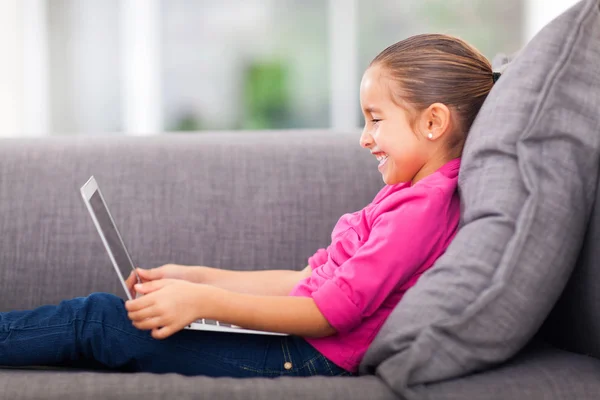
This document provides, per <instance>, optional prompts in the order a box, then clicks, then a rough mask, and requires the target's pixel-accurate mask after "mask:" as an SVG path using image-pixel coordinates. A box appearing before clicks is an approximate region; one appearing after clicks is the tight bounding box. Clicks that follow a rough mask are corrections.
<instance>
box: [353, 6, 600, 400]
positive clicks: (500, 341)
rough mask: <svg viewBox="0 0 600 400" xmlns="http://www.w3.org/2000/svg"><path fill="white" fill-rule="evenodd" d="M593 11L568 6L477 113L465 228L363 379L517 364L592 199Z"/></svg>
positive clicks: (365, 365)
mask: <svg viewBox="0 0 600 400" xmlns="http://www.w3.org/2000/svg"><path fill="white" fill-rule="evenodd" d="M599 110H600V9H599V1H598V0H585V1H583V2H580V3H578V4H576V5H575V6H573V7H572V8H571V9H569V10H568V11H567V12H565V13H564V14H563V15H561V16H559V17H558V18H557V19H555V20H554V21H553V22H551V23H550V24H549V25H548V26H546V27H545V28H544V29H543V30H542V31H541V32H540V33H539V34H538V35H537V36H536V37H535V38H534V39H533V40H532V41H531V42H530V43H529V44H528V45H527V46H526V48H524V49H523V51H522V52H521V53H520V54H519V55H518V56H517V57H516V59H515V60H514V61H513V62H512V63H511V65H510V68H508V69H507V70H506V72H505V73H504V75H503V76H502V78H500V80H499V81H498V83H497V84H496V86H495V87H494V88H493V90H492V92H491V93H490V95H489V96H488V99H487V100H486V102H485V104H484V105H483V107H482V109H481V111H480V113H479V115H478V117H477V118H476V121H475V122H474V125H473V127H472V129H471V132H470V134H469V138H468V139H467V143H466V146H465V152H464V155H463V163H462V166H461V170H460V175H459V190H460V193H461V197H462V201H463V204H462V205H463V215H462V221H461V228H460V230H459V232H458V234H457V236H456V237H455V239H454V241H453V242H452V243H451V245H450V246H449V247H448V250H447V251H446V253H445V254H444V255H443V256H442V257H441V258H440V259H439V260H438V262H436V264H435V265H434V266H433V268H431V269H430V270H429V271H428V272H426V273H425V274H424V275H423V276H422V278H421V279H420V280H419V282H418V283H417V284H416V285H415V286H414V287H413V288H412V289H411V290H409V291H408V292H407V293H406V295H405V297H404V298H403V299H402V301H401V302H400V303H399V304H398V306H397V307H396V308H395V310H394V311H393V312H392V314H391V315H390V317H389V318H388V320H387V321H386V323H385V324H384V326H383V327H382V329H381V331H380V332H379V334H378V335H377V337H376V338H375V340H374V342H373V343H372V345H371V347H370V348H369V350H368V351H367V353H366V355H365V357H364V359H363V362H362V363H361V366H360V372H361V373H362V374H366V373H377V375H379V376H380V377H381V378H382V379H383V380H384V381H386V382H387V383H388V384H389V385H390V386H391V387H392V388H393V389H394V390H395V391H396V392H397V393H398V394H402V395H405V396H406V397H409V398H410V397H411V396H412V395H415V392H413V391H412V390H411V389H410V386H411V385H415V384H422V383H428V382H435V381H438V380H442V379H447V378H452V377H456V376H459V375H463V374H467V373H469V372H472V371H476V370H480V369H483V368H486V367H489V366H491V365H494V364H496V363H499V362H502V361H504V360H506V359H508V358H509V357H511V356H512V355H514V354H515V353H516V352H517V351H518V350H519V349H520V348H522V346H524V345H525V344H526V343H527V341H528V340H529V339H530V338H531V337H532V336H533V335H534V334H535V332H536V331H537V330H538V329H539V327H540V325H541V324H542V322H543V321H544V319H545V318H546V316H547V315H548V313H549V312H550V310H551V308H552V306H553V305H554V303H555V302H556V300H557V298H558V297H559V295H560V293H561V292H562V290H563V288H564V286H565V284H566V282H567V280H568V278H569V276H570V274H571V272H572V270H573V266H574V265H575V262H576V259H577V255H578V253H579V251H580V249H581V243H582V240H583V236H584V232H585V229H586V225H587V220H588V218H589V216H590V211H591V209H592V205H593V202H594V198H595V192H596V182H597V177H598V153H599V141H600V135H599V134H598V132H599V129H600V112H599Z"/></svg>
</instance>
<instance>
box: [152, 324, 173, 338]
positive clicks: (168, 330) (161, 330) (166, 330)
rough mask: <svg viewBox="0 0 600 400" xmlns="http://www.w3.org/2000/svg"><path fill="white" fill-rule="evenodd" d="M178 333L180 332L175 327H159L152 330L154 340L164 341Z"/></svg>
mask: <svg viewBox="0 0 600 400" xmlns="http://www.w3.org/2000/svg"><path fill="white" fill-rule="evenodd" d="M177 331H179V329H177V328H176V327H174V326H173V325H167V326H163V327H157V328H154V329H152V337H153V338H154V339H159V340H162V339H166V338H168V337H169V336H171V335H172V334H174V333H176V332H177Z"/></svg>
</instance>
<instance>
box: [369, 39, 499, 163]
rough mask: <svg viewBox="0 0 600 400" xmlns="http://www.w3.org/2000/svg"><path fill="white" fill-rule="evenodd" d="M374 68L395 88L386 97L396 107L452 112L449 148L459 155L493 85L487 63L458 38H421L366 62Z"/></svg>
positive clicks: (410, 40)
mask: <svg viewBox="0 0 600 400" xmlns="http://www.w3.org/2000/svg"><path fill="white" fill-rule="evenodd" d="M375 65H379V66H381V67H383V68H384V70H385V71H386V72H387V73H388V74H389V76H390V77H391V78H392V80H394V81H395V82H397V83H398V84H399V86H398V87H397V89H398V90H395V91H393V94H392V97H393V99H394V101H395V102H396V103H397V104H398V105H400V106H403V105H406V104H407V105H408V106H409V110H408V111H411V110H410V108H412V109H413V110H416V111H417V112H418V111H422V110H425V109H426V108H427V107H429V106H430V105H431V104H433V103H443V104H445V105H446V106H448V107H449V108H450V109H451V110H452V112H453V113H454V115H455V116H456V117H457V120H456V121H455V124H454V126H455V128H457V129H456V130H457V131H458V132H452V134H451V135H450V142H449V146H450V148H451V149H452V150H458V151H459V152H461V151H462V147H463V144H464V140H465V139H466V135H467V132H468V131H469V129H470V128H471V124H472V123H473V121H474V120H475V117H476V116H477V113H478V112H479V109H480V108H481V105H482V104H483V101H484V100H485V98H486V97H487V95H488V93H489V92H490V90H491V89H492V86H493V85H494V79H493V73H492V66H491V64H490V62H489V61H488V60H487V59H486V58H485V57H484V56H483V55H482V54H481V53H480V52H479V51H478V50H477V49H475V48H474V47H473V46H471V45H469V44H467V43H466V42H464V41H462V40H460V39H458V38H455V37H452V36H448V35H440V34H425V35H417V36H412V37H410V38H408V39H405V40H402V41H400V42H398V43H396V44H393V45H391V46H389V47H388V48H387V49H385V50H384V51H382V52H381V53H380V54H379V55H378V56H377V57H375V59H374V60H373V61H372V62H371V64H370V66H375ZM403 103H404V104H403ZM415 119H416V117H415Z"/></svg>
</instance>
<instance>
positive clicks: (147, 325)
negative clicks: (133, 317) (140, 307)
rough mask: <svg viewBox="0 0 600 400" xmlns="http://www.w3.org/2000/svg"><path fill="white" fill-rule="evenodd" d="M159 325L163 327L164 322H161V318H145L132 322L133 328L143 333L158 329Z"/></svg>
mask: <svg viewBox="0 0 600 400" xmlns="http://www.w3.org/2000/svg"><path fill="white" fill-rule="evenodd" d="M161 324H162V325H164V321H162V318H161V317H153V318H147V319H144V320H142V321H133V326H135V327H136V328H138V329H141V330H144V331H148V330H150V329H158V328H159V327H160V326H161Z"/></svg>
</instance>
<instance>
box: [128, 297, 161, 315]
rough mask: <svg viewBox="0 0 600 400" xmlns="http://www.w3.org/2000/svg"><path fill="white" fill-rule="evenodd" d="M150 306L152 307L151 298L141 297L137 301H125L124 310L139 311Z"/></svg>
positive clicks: (152, 299)
mask: <svg viewBox="0 0 600 400" xmlns="http://www.w3.org/2000/svg"><path fill="white" fill-rule="evenodd" d="M152 305H154V297H153V296H142V297H140V298H138V299H134V300H127V301H126V302H125V309H127V311H139V310H141V309H143V308H146V307H150V306H152Z"/></svg>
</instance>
